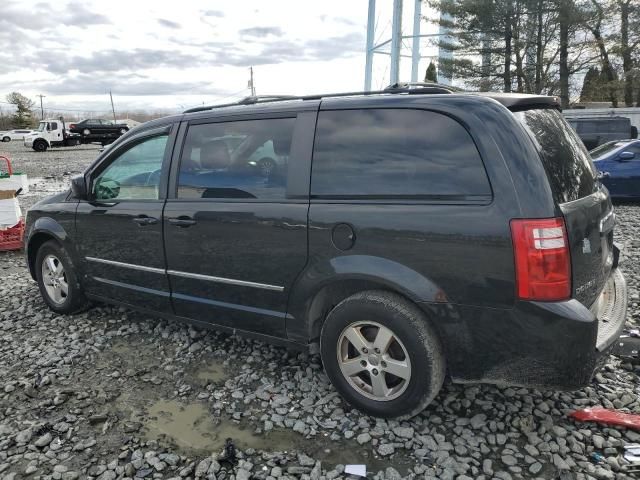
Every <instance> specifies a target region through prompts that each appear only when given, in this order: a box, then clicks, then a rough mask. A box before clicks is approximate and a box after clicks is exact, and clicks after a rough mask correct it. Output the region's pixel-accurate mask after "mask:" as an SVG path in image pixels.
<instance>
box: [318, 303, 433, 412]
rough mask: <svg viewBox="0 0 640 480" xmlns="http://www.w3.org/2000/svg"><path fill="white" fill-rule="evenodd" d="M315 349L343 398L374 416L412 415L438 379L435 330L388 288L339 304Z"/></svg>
mask: <svg viewBox="0 0 640 480" xmlns="http://www.w3.org/2000/svg"><path fill="white" fill-rule="evenodd" d="M320 353H321V355H322V361H323V364H324V368H325V372H326V373H327V375H328V376H329V379H330V380H331V382H332V383H333V385H334V386H335V388H336V389H337V390H338V392H339V393H340V394H341V395H342V396H343V398H344V399H345V400H346V401H347V402H349V403H350V404H351V405H353V406H354V407H356V408H357V409H358V410H361V411H362V412H364V413H367V414H370V415H374V416H376V417H385V418H391V417H394V418H401V419H405V418H410V417H413V416H415V415H417V414H418V413H420V412H421V411H422V410H424V408H425V407H426V406H427V405H428V404H429V403H430V402H431V401H432V400H433V399H434V398H435V396H436V395H437V394H438V392H439V391H440V388H441V387H442V383H443V382H444V377H445V358H444V351H443V348H442V345H441V342H440V339H439V337H438V335H437V332H436V331H435V329H434V328H433V327H432V326H431V325H430V324H429V321H428V319H427V318H426V316H425V314H424V313H423V312H422V311H421V310H420V309H419V308H418V307H417V306H416V305H415V304H413V303H411V302H409V301H408V300H406V299H405V298H404V297H402V296H400V295H397V294H395V293H391V292H385V291H367V292H360V293H357V294H355V295H352V296H351V297H349V298H347V299H345V300H343V301H342V302H340V303H339V304H338V305H337V306H336V307H335V308H334V309H333V310H332V311H331V312H330V313H329V315H328V316H327V319H326V321H325V323H324V325H323V327H322V332H321V335H320Z"/></svg>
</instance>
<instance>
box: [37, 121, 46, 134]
mask: <svg viewBox="0 0 640 480" xmlns="http://www.w3.org/2000/svg"><path fill="white" fill-rule="evenodd" d="M46 129H47V122H40V125H38V131H39V132H44V131H45V130H46Z"/></svg>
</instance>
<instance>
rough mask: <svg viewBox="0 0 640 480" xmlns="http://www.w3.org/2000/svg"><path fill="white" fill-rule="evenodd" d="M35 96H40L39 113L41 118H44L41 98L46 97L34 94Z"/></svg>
mask: <svg viewBox="0 0 640 480" xmlns="http://www.w3.org/2000/svg"><path fill="white" fill-rule="evenodd" d="M36 97H40V115H41V120H44V107H43V106H42V99H43V98H44V97H46V95H36Z"/></svg>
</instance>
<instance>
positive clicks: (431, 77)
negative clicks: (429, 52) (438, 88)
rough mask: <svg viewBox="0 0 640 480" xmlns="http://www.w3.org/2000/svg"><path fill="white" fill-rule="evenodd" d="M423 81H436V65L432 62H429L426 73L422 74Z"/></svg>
mask: <svg viewBox="0 0 640 480" xmlns="http://www.w3.org/2000/svg"><path fill="white" fill-rule="evenodd" d="M424 81H425V82H433V83H438V72H437V71H436V66H435V64H434V63H433V62H429V66H428V67H427V73H426V74H425V76H424Z"/></svg>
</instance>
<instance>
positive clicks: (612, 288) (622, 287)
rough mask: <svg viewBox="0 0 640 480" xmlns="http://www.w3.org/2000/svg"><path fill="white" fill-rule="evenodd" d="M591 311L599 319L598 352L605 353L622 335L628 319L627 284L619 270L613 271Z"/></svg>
mask: <svg viewBox="0 0 640 480" xmlns="http://www.w3.org/2000/svg"><path fill="white" fill-rule="evenodd" d="M590 311H591V313H593V315H594V316H595V317H596V318H597V319H598V336H597V337H596V350H597V352H598V353H605V352H607V351H608V350H609V349H610V348H611V346H612V345H613V344H614V342H615V341H616V340H617V339H618V337H620V335H621V334H622V330H623V329H624V324H625V320H626V317H627V282H626V280H625V278H624V275H622V272H621V271H620V269H619V268H616V269H615V270H613V272H612V273H611V276H610V277H609V280H608V281H607V283H606V284H605V286H604V288H603V289H602V293H600V297H599V298H598V300H596V302H595V303H594V304H593V305H592V307H591V309H590Z"/></svg>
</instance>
